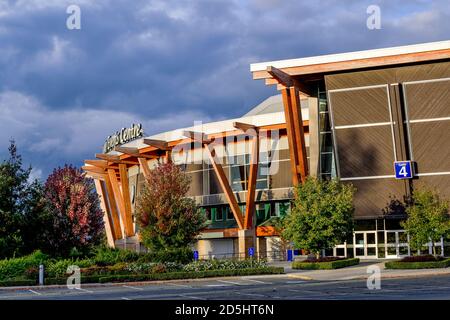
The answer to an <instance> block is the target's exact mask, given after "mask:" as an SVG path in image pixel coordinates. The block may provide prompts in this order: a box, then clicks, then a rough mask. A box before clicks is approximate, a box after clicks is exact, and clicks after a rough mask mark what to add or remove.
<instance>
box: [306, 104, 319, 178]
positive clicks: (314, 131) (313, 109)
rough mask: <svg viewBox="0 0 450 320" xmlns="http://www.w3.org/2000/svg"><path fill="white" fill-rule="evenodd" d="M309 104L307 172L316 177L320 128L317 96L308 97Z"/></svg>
mask: <svg viewBox="0 0 450 320" xmlns="http://www.w3.org/2000/svg"><path fill="white" fill-rule="evenodd" d="M308 106H309V174H310V176H312V177H317V175H318V174H319V171H320V133H319V131H320V129H319V105H318V100H317V98H308Z"/></svg>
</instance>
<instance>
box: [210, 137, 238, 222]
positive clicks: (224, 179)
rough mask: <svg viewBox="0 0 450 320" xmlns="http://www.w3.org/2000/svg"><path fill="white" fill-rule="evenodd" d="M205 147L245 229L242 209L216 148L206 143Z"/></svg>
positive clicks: (236, 215)
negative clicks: (217, 157)
mask: <svg viewBox="0 0 450 320" xmlns="http://www.w3.org/2000/svg"><path fill="white" fill-rule="evenodd" d="M204 146H205V149H206V150H207V152H208V156H209V159H210V161H211V164H212V166H213V169H214V172H215V173H216V176H217V179H218V180H219V184H220V186H221V187H222V190H223V192H224V193H225V198H226V199H227V201H228V204H229V205H230V208H231V211H232V212H233V215H234V218H235V219H236V222H237V224H238V226H239V229H244V222H243V217H242V211H241V208H240V207H239V204H238V203H237V200H236V197H235V196H234V194H233V190H231V187H230V184H229V182H228V179H227V176H226V175H225V172H224V171H223V168H222V166H221V165H220V164H219V163H218V162H217V161H216V153H215V150H214V149H212V148H211V146H210V145H208V144H206V143H205V144H204Z"/></svg>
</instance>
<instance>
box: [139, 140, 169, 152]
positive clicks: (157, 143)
mask: <svg viewBox="0 0 450 320" xmlns="http://www.w3.org/2000/svg"><path fill="white" fill-rule="evenodd" d="M143 142H144V143H145V144H146V145H149V146H152V147H155V148H157V149H160V150H164V151H168V150H171V149H172V148H171V147H169V144H168V143H167V142H166V141H163V140H155V139H144V140H143Z"/></svg>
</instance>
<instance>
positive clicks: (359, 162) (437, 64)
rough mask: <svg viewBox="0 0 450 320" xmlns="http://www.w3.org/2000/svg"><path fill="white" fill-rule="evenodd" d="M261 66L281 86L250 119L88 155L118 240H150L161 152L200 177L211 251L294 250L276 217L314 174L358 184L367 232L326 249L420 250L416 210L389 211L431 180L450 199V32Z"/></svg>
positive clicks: (205, 244) (203, 243)
mask: <svg viewBox="0 0 450 320" xmlns="http://www.w3.org/2000/svg"><path fill="white" fill-rule="evenodd" d="M250 69H251V72H252V74H253V78H254V79H261V80H264V81H265V84H266V85H274V86H276V87H277V89H278V90H279V91H281V94H279V95H275V96H272V97H269V98H268V99H267V100H265V101H264V102H262V103H261V104H260V105H258V106H256V107H255V108H254V109H252V110H251V111H250V112H248V113H247V114H245V115H243V116H242V117H241V118H239V119H230V120H226V121H220V122H214V123H207V124H200V125H196V126H193V127H191V128H183V129H179V130H173V131H170V132H165V133H161V134H158V135H154V136H151V137H140V138H138V139H136V140H133V141H131V142H127V143H124V144H122V145H117V146H115V148H114V150H113V151H110V152H108V153H102V154H97V155H96V157H97V159H96V160H86V166H84V167H83V168H84V170H85V171H86V172H87V174H88V175H89V176H91V177H92V178H94V179H95V183H96V187H97V191H98V193H99V195H100V197H101V199H102V206H103V210H104V212H105V224H106V229H107V234H108V241H109V243H110V244H111V245H115V246H120V247H129V248H139V237H138V233H139V230H138V227H137V226H136V224H135V222H134V217H133V213H134V205H135V202H136V199H137V196H138V195H139V192H140V190H141V189H142V184H143V183H144V180H145V175H146V174H147V173H148V170H151V168H152V167H153V166H155V165H156V163H157V162H158V161H173V162H174V163H175V164H176V165H179V166H180V167H181V168H182V169H183V170H184V171H185V172H186V173H187V174H188V175H189V176H190V177H191V178H192V183H191V188H190V191H189V196H190V197H193V198H194V199H195V200H196V202H197V203H198V205H199V206H200V207H201V208H202V210H203V212H204V214H205V216H206V217H207V219H208V220H209V221H210V224H209V226H208V227H207V228H206V229H205V230H203V232H202V233H201V235H200V236H199V239H198V241H197V243H196V245H195V248H196V250H197V251H198V252H199V255H200V256H201V257H205V258H206V257H213V256H214V257H218V258H219V257H226V256H241V257H243V256H246V255H248V251H249V250H248V249H249V248H254V250H255V252H256V254H257V255H258V256H261V257H268V258H273V259H277V258H280V257H283V256H284V252H285V250H286V245H287V244H286V243H283V241H281V239H280V238H279V237H278V235H277V230H276V229H275V228H274V226H273V221H274V219H276V217H277V216H282V215H285V214H289V209H290V202H291V200H292V198H293V188H294V186H295V185H296V184H298V183H302V181H303V180H304V179H305V177H306V176H307V175H312V176H317V177H319V178H321V179H330V178H339V179H340V180H341V181H344V182H349V183H352V184H353V185H354V186H355V187H356V188H357V192H356V194H355V215H354V219H355V225H356V227H355V231H354V233H353V234H352V236H351V237H349V239H347V241H346V242H345V243H342V244H341V245H338V246H336V247H335V248H329V249H327V250H324V251H325V254H327V255H337V256H355V257H360V258H394V257H401V256H404V255H408V254H411V249H410V247H409V245H408V235H407V234H406V233H405V231H404V230H402V228H401V227H400V221H402V220H404V219H405V218H406V216H405V214H404V212H398V211H397V212H396V211H395V210H386V208H388V207H389V205H390V204H391V203H394V202H395V201H396V200H400V201H402V200H404V198H405V197H408V196H409V195H410V194H411V192H412V191H413V190H414V189H415V188H418V187H422V186H427V187H430V188H434V189H436V190H437V191H438V192H439V193H440V195H441V196H442V197H446V198H447V199H450V41H443V42H435V43H426V44H419V45H412V46H404V47H394V48H386V49H377V50H368V51H361V52H352V53H343V54H336V55H326V56H318V57H310V58H300V59H293V60H280V61H271V62H264V63H256V64H252V65H251V67H250ZM400 161H403V162H402V163H405V162H406V163H408V165H411V170H409V169H408V170H409V171H410V172H408V173H411V174H412V176H411V177H410V178H407V179H403V178H405V176H403V177H402V176H399V175H398V172H397V174H396V172H395V168H394V167H395V166H394V163H396V162H400ZM408 177H409V176H408ZM400 178H402V179H400ZM391 207H392V206H391ZM438 245H440V249H438V250H440V252H441V253H442V254H443V253H444V251H447V250H448V248H447V246H445V244H444V242H443V241H441V243H440V244H438ZM298 249H301V248H298ZM429 250H431V248H430V247H429V246H424V248H423V249H422V250H421V251H422V253H423V252H428V251H429Z"/></svg>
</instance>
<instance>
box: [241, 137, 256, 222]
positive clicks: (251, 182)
mask: <svg viewBox="0 0 450 320" xmlns="http://www.w3.org/2000/svg"><path fill="white" fill-rule="evenodd" d="M258 163H259V135H256V136H255V137H253V139H252V142H251V153H250V169H249V171H250V172H249V177H248V181H247V201H246V207H245V218H244V228H245V229H253V227H254V226H253V216H254V214H255V193H256V179H257V177H258Z"/></svg>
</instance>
